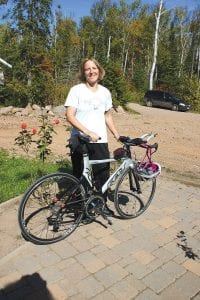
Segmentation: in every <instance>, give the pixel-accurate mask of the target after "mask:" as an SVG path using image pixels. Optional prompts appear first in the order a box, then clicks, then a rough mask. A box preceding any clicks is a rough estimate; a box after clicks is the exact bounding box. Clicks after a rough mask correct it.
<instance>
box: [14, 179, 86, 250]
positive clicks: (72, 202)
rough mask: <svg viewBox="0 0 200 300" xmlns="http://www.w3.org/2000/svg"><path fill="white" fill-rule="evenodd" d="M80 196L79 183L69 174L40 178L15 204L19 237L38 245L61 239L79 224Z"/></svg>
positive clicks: (80, 212)
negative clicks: (18, 202)
mask: <svg viewBox="0 0 200 300" xmlns="http://www.w3.org/2000/svg"><path fill="white" fill-rule="evenodd" d="M84 198H85V190H84V188H83V186H82V185H80V184H79V181H78V180H77V179H76V178H75V177H74V176H72V175H70V174H67V173H53V174H49V175H47V176H43V177H41V178H40V179H39V180H38V181H36V182H35V183H34V184H33V185H32V186H31V187H30V188H29V189H28V190H27V192H26V193H25V195H24V196H23V198H22V200H21V203H20V206H19V210H18V222H19V226H20V229H21V232H22V236H23V237H24V238H25V239H27V240H29V241H31V242H32V243H35V244H40V245H46V244H51V243H55V242H58V241H60V240H63V239H64V238H66V237H67V236H68V235H70V234H71V233H72V232H73V231H74V230H75V229H76V228H77V226H78V225H79V223H80V221H81V219H82V217H83V205H84V203H83V201H84Z"/></svg>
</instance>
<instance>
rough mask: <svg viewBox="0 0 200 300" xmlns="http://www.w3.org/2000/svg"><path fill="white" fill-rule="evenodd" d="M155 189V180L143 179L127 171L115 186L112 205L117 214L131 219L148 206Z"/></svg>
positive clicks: (131, 171) (129, 170)
mask: <svg viewBox="0 0 200 300" xmlns="http://www.w3.org/2000/svg"><path fill="white" fill-rule="evenodd" d="M155 189H156V178H150V179H145V178H143V177H141V176H139V175H137V174H135V173H134V171H133V170H131V169H128V170H127V171H126V172H125V173H124V174H123V175H122V176H121V178H120V179H119V181H118V182H117V184H116V188H115V193H114V204H115V208H116V211H117V212H118V214H119V215H120V216H121V217H123V218H125V219H131V218H136V217H138V216H139V215H141V214H142V213H143V212H144V211H145V210H146V209H147V208H148V206H149V205H150V203H151V201H152V199H153V196H154V193H155Z"/></svg>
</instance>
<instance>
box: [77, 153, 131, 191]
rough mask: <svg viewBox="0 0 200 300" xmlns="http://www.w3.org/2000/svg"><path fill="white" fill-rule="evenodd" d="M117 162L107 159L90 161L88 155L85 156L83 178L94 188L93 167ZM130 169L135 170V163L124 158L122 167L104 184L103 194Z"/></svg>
mask: <svg viewBox="0 0 200 300" xmlns="http://www.w3.org/2000/svg"><path fill="white" fill-rule="evenodd" d="M115 161H117V160H116V159H114V158H107V159H101V160H90V159H89V156H88V154H84V155H83V163H84V169H83V174H82V176H83V177H84V178H85V179H86V181H87V182H88V183H89V185H90V186H91V187H93V184H92V165H96V164H103V163H110V162H115ZM128 168H131V169H133V168H134V161H133V160H132V159H131V158H124V161H123V162H122V163H121V164H120V166H119V167H118V168H117V170H116V171H115V172H114V173H113V174H112V175H111V176H110V177H109V178H108V180H107V181H106V182H105V183H104V185H103V186H102V188H101V192H102V194H104V193H105V192H106V191H107V190H108V188H110V187H111V186H112V185H114V183H115V182H116V181H117V179H118V178H119V177H120V176H121V174H123V173H124V172H125V171H126V170H127V169H128Z"/></svg>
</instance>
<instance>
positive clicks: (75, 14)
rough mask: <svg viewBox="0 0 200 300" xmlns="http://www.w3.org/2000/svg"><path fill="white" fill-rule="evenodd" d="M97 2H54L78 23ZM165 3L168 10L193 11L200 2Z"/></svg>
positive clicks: (155, 0) (154, 1)
mask: <svg viewBox="0 0 200 300" xmlns="http://www.w3.org/2000/svg"><path fill="white" fill-rule="evenodd" d="M96 2H97V0H74V1H73V0H72V1H69V0H53V3H54V7H56V6H57V5H60V6H61V7H62V12H63V15H64V16H66V17H72V18H73V19H74V20H75V21H76V22H79V21H80V18H81V17H83V16H87V15H90V9H91V7H92V5H93V4H94V3H96ZM113 2H116V3H119V0H113ZM126 2H127V3H128V4H129V3H131V2H133V0H127V1H126ZM158 2H159V0H142V3H143V4H145V3H147V4H157V3H158ZM164 3H165V5H166V7H167V8H168V9H172V8H175V7H177V6H182V7H185V6H187V8H188V9H189V10H193V9H194V8H195V7H197V5H198V3H199V0H164Z"/></svg>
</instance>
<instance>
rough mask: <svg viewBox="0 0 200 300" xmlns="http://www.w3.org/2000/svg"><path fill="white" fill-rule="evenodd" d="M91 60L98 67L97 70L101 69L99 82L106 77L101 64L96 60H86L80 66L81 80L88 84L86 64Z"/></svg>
mask: <svg viewBox="0 0 200 300" xmlns="http://www.w3.org/2000/svg"><path fill="white" fill-rule="evenodd" d="M89 60H91V61H93V63H94V64H95V65H96V66H97V68H98V69H99V81H100V80H102V79H103V78H104V76H105V70H104V68H103V67H102V66H101V65H100V63H99V62H98V61H97V60H96V59H95V58H84V59H83V60H82V62H81V64H80V75H79V79H80V80H81V81H82V82H86V78H85V64H86V62H88V61H89Z"/></svg>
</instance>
